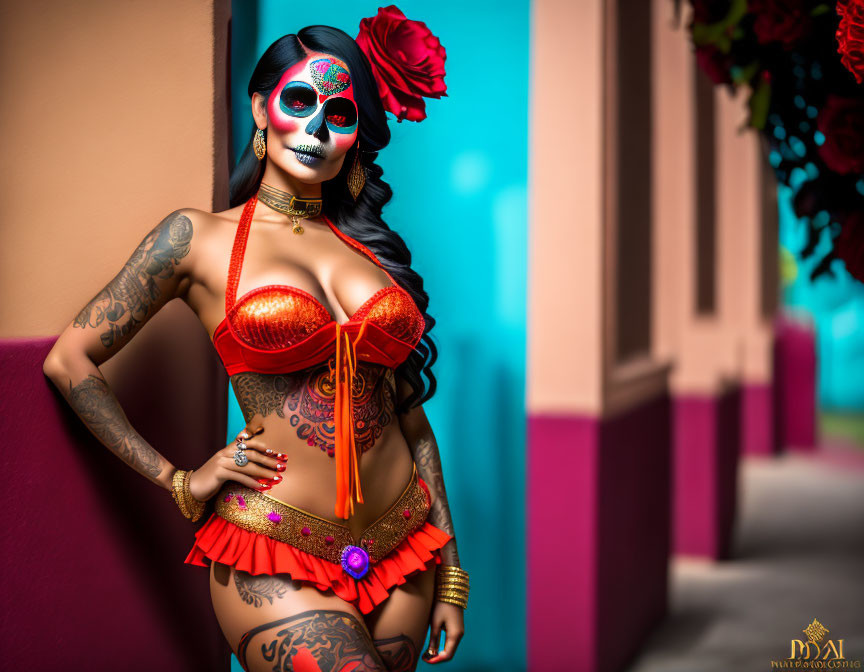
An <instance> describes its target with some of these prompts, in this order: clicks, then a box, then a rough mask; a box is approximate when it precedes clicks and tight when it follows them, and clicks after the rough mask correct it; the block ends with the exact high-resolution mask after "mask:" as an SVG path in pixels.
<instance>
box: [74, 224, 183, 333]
mask: <svg viewBox="0 0 864 672" xmlns="http://www.w3.org/2000/svg"><path fill="white" fill-rule="evenodd" d="M191 242H192V222H191V221H190V220H189V218H188V217H186V216H184V215H181V214H178V213H172V214H170V215H168V216H167V217H166V218H165V219H163V220H162V222H160V223H159V225H158V226H156V228H154V229H153V231H151V232H150V233H149V234H148V235H147V237H146V238H144V240H143V241H142V242H141V244H140V245H139V246H138V248H137V249H136V250H135V252H133V254H132V256H131V257H130V259H129V261H127V262H126V264H125V265H124V266H123V268H122V270H121V271H120V272H119V273H118V274H117V276H116V277H115V278H114V279H113V280H111V282H109V283H108V285H107V286H106V287H105V288H104V289H103V290H102V291H101V292H99V293H98V294H97V295H96V296H95V297H94V298H93V299H92V300H91V301H90V303H88V304H87V305H86V306H85V307H84V309H83V310H82V311H81V312H80V313H79V314H78V316H77V317H76V318H75V320H74V321H73V323H72V326H73V327H80V328H82V329H85V328H88V327H90V328H93V329H99V328H102V327H104V328H105V331H103V332H102V334H101V339H102V345H104V346H105V347H106V348H110V347H112V346H113V345H115V344H116V343H118V342H119V341H120V340H121V339H123V338H124V337H127V336H129V335H130V334H132V333H133V332H134V331H135V329H136V327H138V326H139V325H141V324H142V323H143V322H144V320H145V319H146V317H147V315H148V313H149V312H150V310H151V309H152V308H153V307H154V306H157V305H158V304H160V303H161V299H162V298H163V291H162V289H161V288H160V286H159V282H158V280H166V279H168V278H171V277H172V276H173V275H174V266H176V265H177V264H179V263H180V259H182V258H183V257H185V256H186V255H187V254H189V249H190V247H191Z"/></svg>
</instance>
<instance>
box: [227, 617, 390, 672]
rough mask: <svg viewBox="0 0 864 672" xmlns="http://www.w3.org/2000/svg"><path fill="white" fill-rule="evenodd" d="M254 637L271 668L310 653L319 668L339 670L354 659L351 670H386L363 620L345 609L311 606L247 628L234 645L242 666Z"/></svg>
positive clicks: (286, 668)
mask: <svg viewBox="0 0 864 672" xmlns="http://www.w3.org/2000/svg"><path fill="white" fill-rule="evenodd" d="M271 631H273V632H271ZM259 635H260V637H259ZM256 637H257V638H259V639H261V640H262V642H261V643H260V644H257V643H256V646H260V651H261V655H262V656H263V658H264V660H265V661H267V662H268V663H272V664H273V667H271V668H270V669H271V670H272V672H290V671H291V670H293V669H294V667H295V665H294V662H295V658H296V662H300V661H301V660H304V661H306V660H309V659H310V657H311V658H312V659H314V661H315V663H316V664H317V666H318V668H319V669H320V671H321V672H339V670H341V669H342V668H344V667H345V666H346V665H348V664H349V663H355V665H352V666H351V667H350V668H349V669H351V670H352V672H388V668H387V667H386V666H385V665H384V663H383V661H382V660H381V657H380V656H379V655H378V653H377V652H376V650H375V646H374V644H373V643H372V640H371V639H370V637H369V635H368V634H367V633H366V630H365V629H364V627H363V624H362V623H360V622H359V621H358V620H357V618H356V617H355V616H354V615H353V614H350V613H348V612H346V611H336V610H331V609H313V610H310V611H304V612H302V613H300V614H296V615H294V616H288V617H286V618H281V619H279V620H277V621H272V622H270V623H265V624H263V625H259V626H258V627H257V628H254V629H253V630H250V631H249V632H247V633H246V634H244V635H243V637H241V638H240V643H239V644H238V646H237V658H238V659H239V661H240V663H241V665H243V668H244V669H248V664H247V659H248V655H249V647H250V646H251V642H252V640H253V639H256Z"/></svg>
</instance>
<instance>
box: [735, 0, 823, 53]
mask: <svg viewBox="0 0 864 672" xmlns="http://www.w3.org/2000/svg"><path fill="white" fill-rule="evenodd" d="M747 6H748V9H749V10H750V11H751V12H752V13H753V14H754V15H755V17H756V20H755V21H754V23H753V32H754V33H756V39H757V40H759V43H760V44H768V43H770V42H780V43H781V44H782V45H783V48H784V49H789V48H791V47H793V46H794V45H795V44H796V43H797V42H800V41H801V40H802V39H804V38H805V37H806V36H807V34H808V33H809V32H810V23H811V22H810V16H809V13H808V12H807V9H806V7H805V6H804V1H803V0H749V2H748V3H747Z"/></svg>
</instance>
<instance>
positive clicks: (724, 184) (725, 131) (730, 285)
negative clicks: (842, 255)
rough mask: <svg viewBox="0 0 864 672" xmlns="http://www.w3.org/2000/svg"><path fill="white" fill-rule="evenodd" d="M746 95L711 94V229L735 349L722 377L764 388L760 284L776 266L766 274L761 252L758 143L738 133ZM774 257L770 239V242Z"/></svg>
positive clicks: (767, 373)
mask: <svg viewBox="0 0 864 672" xmlns="http://www.w3.org/2000/svg"><path fill="white" fill-rule="evenodd" d="M746 95H747V92H746V91H745V90H743V89H741V90H740V91H739V92H738V94H737V95H736V96H735V97H733V96H731V95H730V94H729V93H728V92H727V91H726V90H725V89H718V90H717V97H716V103H717V108H716V109H717V224H718V231H719V262H720V263H719V267H720V269H721V270H720V285H719V289H720V310H721V313H722V314H723V315H724V323H725V325H728V326H727V329H728V331H727V334H726V335H725V337H726V338H727V339H729V340H730V341H731V342H734V343H735V345H736V348H735V350H734V351H733V352H729V353H727V354H728V358H727V360H726V361H725V362H724V371H725V372H726V373H727V374H728V375H729V376H734V377H736V378H738V379H739V380H741V381H742V382H744V383H766V382H769V381H770V380H771V376H772V348H773V340H774V337H773V326H772V323H771V317H772V315H773V311H772V312H771V314H768V315H766V314H765V313H764V312H763V307H762V296H763V287H764V285H765V283H773V282H774V279H773V278H771V277H770V274H771V273H773V271H774V269H775V268H776V266H774V265H772V266H771V267H769V268H766V267H765V265H764V264H763V259H764V256H765V255H766V254H767V253H768V251H763V244H765V238H766V236H764V235H763V229H762V227H763V226H770V224H769V223H767V222H765V221H763V217H764V215H765V213H766V212H767V213H770V212H771V210H770V209H768V208H765V207H764V206H763V199H764V198H765V197H766V194H769V197H773V196H770V194H771V191H772V190H771V189H766V187H765V186H764V180H771V179H772V177H771V175H770V174H769V173H768V171H766V170H765V168H764V164H763V161H764V160H765V158H764V157H763V155H762V151H761V148H760V137H759V134H758V133H755V132H754V131H753V130H752V129H749V128H743V129H742V127H743V125H744V123H745V121H746V118H747V112H746V110H747V107H746ZM771 247H772V251H771V252H770V253H771V254H774V255H776V254H777V252H776V239H773V240H772V241H771Z"/></svg>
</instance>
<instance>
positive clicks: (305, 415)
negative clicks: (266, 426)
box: [231, 362, 396, 457]
mask: <svg viewBox="0 0 864 672" xmlns="http://www.w3.org/2000/svg"><path fill="white" fill-rule="evenodd" d="M231 385H232V387H233V388H234V394H235V395H236V396H237V402H238V403H239V404H240V410H241V411H242V412H243V417H244V419H245V420H246V422H247V423H248V422H250V421H251V420H252V418H254V417H255V416H256V415H260V416H261V417H264V418H266V417H267V416H270V415H273V414H275V415H276V416H278V417H280V418H286V419H287V420H288V422H289V423H290V424H291V427H294V428H296V431H297V436H298V437H299V438H300V439H302V440H303V441H305V442H306V443H307V444H309V445H310V446H318V447H319V448H320V449H321V450H323V451H325V452H326V453H327V454H328V455H329V456H330V457H334V456H335V449H336V441H335V429H336V425H335V422H334V413H335V400H336V387H335V380H334V376H333V375H331V373H330V369H329V367H328V366H327V365H326V364H325V365H323V366H316V367H311V368H309V369H304V370H302V371H297V372H295V373H287V374H275V375H274V374H263V373H238V374H236V375H234V376H232V377H231ZM351 396H352V399H353V404H354V441H355V443H356V445H357V448H358V449H359V450H360V451H361V452H364V453H365V452H366V451H368V450H369V449H370V448H372V446H374V445H375V442H376V441H377V440H378V438H379V437H380V436H381V434H383V433H384V428H385V427H387V425H389V424H390V422H391V421H392V420H393V415H394V412H395V406H396V380H395V375H394V372H393V369H389V368H387V367H384V366H379V365H377V364H369V363H367V362H361V363H360V364H359V365H358V367H357V374H356V375H355V377H354V381H353V382H352V386H351Z"/></svg>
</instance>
